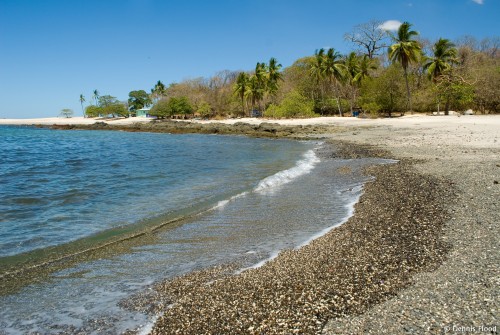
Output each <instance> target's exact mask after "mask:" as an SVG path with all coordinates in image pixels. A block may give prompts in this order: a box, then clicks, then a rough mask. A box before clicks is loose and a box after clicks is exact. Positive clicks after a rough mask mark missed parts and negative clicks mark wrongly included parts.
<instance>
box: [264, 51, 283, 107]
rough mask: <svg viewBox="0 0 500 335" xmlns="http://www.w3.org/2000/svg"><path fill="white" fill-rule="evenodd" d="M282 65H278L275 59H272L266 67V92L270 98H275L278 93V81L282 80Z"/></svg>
mask: <svg viewBox="0 0 500 335" xmlns="http://www.w3.org/2000/svg"><path fill="white" fill-rule="evenodd" d="M281 67H282V65H281V64H279V63H278V61H277V60H276V58H274V57H272V58H271V59H270V60H269V65H268V66H267V90H268V92H269V94H271V96H273V97H275V96H276V93H277V92H278V86H279V85H278V81H280V80H283V76H282V75H281V72H280V70H281Z"/></svg>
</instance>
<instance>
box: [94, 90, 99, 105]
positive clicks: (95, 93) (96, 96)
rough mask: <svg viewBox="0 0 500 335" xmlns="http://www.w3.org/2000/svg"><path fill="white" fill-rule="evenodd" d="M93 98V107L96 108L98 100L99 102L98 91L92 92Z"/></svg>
mask: <svg viewBox="0 0 500 335" xmlns="http://www.w3.org/2000/svg"><path fill="white" fill-rule="evenodd" d="M93 98H94V100H95V105H96V106H97V105H98V100H99V91H98V90H94V95H93Z"/></svg>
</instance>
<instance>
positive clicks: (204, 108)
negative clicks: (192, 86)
mask: <svg viewBox="0 0 500 335" xmlns="http://www.w3.org/2000/svg"><path fill="white" fill-rule="evenodd" d="M196 112H197V113H198V114H200V116H201V117H202V118H209V117H210V116H211V115H212V107H211V106H210V104H209V103H208V102H206V101H203V102H202V103H201V104H200V106H199V107H198V109H197V111H196Z"/></svg>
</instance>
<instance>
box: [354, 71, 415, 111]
mask: <svg viewBox="0 0 500 335" xmlns="http://www.w3.org/2000/svg"><path fill="white" fill-rule="evenodd" d="M401 70H402V69H401V67H399V66H398V67H396V65H395V64H393V65H390V66H389V67H387V68H386V69H384V71H383V72H381V73H380V74H379V75H378V76H377V77H374V78H373V79H367V80H366V81H365V82H364V84H363V86H362V87H361V94H360V103H361V107H362V108H363V110H366V111H370V112H372V113H373V114H378V113H385V114H387V115H388V116H389V117H391V116H392V113H395V112H398V111H402V110H403V109H404V107H405V106H404V102H405V92H404V88H403V85H402V82H401V80H398V78H401V75H402V73H401V72H402V71H401Z"/></svg>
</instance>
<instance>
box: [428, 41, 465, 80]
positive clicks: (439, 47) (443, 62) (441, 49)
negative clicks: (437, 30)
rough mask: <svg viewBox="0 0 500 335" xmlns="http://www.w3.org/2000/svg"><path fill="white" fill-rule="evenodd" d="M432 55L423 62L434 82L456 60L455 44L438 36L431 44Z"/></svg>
mask: <svg viewBox="0 0 500 335" xmlns="http://www.w3.org/2000/svg"><path fill="white" fill-rule="evenodd" d="M432 51H433V53H434V57H431V58H429V59H428V60H427V62H426V63H425V64H424V69H425V70H427V73H428V74H429V77H430V78H431V79H432V80H433V81H434V82H436V80H437V79H438V78H439V77H441V76H442V75H443V74H444V73H445V72H446V71H448V70H449V69H451V65H452V64H453V63H456V62H457V54H458V52H457V49H456V48H455V44H453V43H452V42H451V41H450V40H448V39H446V38H440V39H439V40H438V41H437V42H436V43H435V44H434V46H433V48H432Z"/></svg>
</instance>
